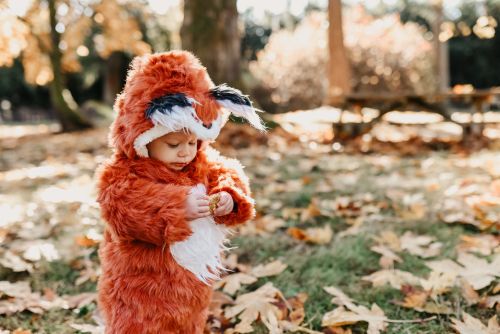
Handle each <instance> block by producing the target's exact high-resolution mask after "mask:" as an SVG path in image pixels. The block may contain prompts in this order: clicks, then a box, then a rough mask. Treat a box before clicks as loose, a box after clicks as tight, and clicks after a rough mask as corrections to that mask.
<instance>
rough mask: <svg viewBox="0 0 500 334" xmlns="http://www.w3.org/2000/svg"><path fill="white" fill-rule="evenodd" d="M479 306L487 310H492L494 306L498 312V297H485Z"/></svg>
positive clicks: (499, 304)
mask: <svg viewBox="0 0 500 334" xmlns="http://www.w3.org/2000/svg"><path fill="white" fill-rule="evenodd" d="M479 304H480V305H481V306H484V307H487V308H493V307H494V306H495V305H497V310H498V308H500V295H494V296H487V297H485V298H483V299H481V301H480V302H479Z"/></svg>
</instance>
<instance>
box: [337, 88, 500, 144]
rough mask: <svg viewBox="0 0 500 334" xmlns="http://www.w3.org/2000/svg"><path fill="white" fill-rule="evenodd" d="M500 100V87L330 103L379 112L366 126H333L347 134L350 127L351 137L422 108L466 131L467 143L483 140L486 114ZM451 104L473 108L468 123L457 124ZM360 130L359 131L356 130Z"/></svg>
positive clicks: (344, 98)
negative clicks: (394, 115)
mask: <svg viewBox="0 0 500 334" xmlns="http://www.w3.org/2000/svg"><path fill="white" fill-rule="evenodd" d="M496 99H500V87H499V88H491V89H478V90H471V91H466V92H456V91H452V90H450V91H448V92H443V93H435V94H412V93H409V94H392V93H383V94H375V93H351V94H348V95H344V96H339V98H338V99H336V102H333V103H331V104H332V105H334V106H337V107H340V108H341V110H352V111H353V112H355V113H358V114H360V115H361V114H362V109H363V108H365V107H373V106H376V108H377V109H378V110H379V114H378V116H377V117H375V118H373V119H371V120H370V121H369V122H368V123H369V124H365V125H364V126H363V125H361V126H360V124H357V125H356V126H354V124H351V125H349V124H346V123H344V122H342V116H341V117H340V120H339V122H338V123H336V124H334V125H333V126H334V130H335V131H336V132H339V131H340V132H341V131H342V130H343V131H344V132H345V130H346V127H350V130H349V132H351V131H354V133H352V135H359V134H360V133H364V132H366V130H367V129H369V128H370V127H371V126H372V125H374V124H375V123H376V122H377V121H379V120H380V119H381V118H382V117H383V116H384V115H385V114H387V113H388V112H391V111H397V110H401V111H404V110H407V109H408V108H410V107H411V108H419V109H420V110H423V111H430V112H435V113H437V114H439V115H441V116H443V118H444V119H445V120H446V121H449V122H453V123H456V124H458V125H460V126H461V127H462V129H463V132H462V139H463V140H467V139H469V138H470V137H471V136H481V134H482V132H483V130H484V126H485V124H486V122H485V119H484V113H485V111H488V110H489V109H490V107H491V105H492V103H493V102H494V101H495V100H496ZM448 102H455V103H457V102H458V103H462V104H465V105H470V106H471V107H470V108H469V110H468V111H469V112H470V114H471V117H469V120H468V121H465V122H464V121H457V120H455V119H453V118H452V114H453V112H454V111H455V110H452V108H449V106H448V104H447V103H448ZM356 129H357V130H356Z"/></svg>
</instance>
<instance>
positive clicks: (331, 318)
mask: <svg viewBox="0 0 500 334" xmlns="http://www.w3.org/2000/svg"><path fill="white" fill-rule="evenodd" d="M387 320H388V319H387V317H386V316H385V314H384V311H382V309H380V307H378V306H377V304H373V305H372V308H371V310H370V309H368V308H366V307H365V306H357V307H356V308H355V309H354V310H353V311H349V310H347V309H346V308H344V307H343V306H340V307H337V308H336V309H334V310H333V311H331V312H328V313H326V314H325V315H324V316H323V319H322V320H321V326H324V327H326V326H334V327H335V326H337V327H340V326H344V325H350V324H354V323H357V322H359V321H365V322H368V331H367V333H368V334H378V333H380V332H381V331H384V330H385V329H386V328H387V322H386V321H387Z"/></svg>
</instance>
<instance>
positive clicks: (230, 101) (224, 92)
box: [210, 84, 266, 131]
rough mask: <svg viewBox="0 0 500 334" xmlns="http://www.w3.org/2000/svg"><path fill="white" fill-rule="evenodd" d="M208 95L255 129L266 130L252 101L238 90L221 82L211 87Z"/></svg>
mask: <svg viewBox="0 0 500 334" xmlns="http://www.w3.org/2000/svg"><path fill="white" fill-rule="evenodd" d="M210 95H211V96H212V97H213V98H214V99H215V100H216V101H217V103H218V104H219V105H220V106H221V107H223V108H225V109H226V110H228V111H230V112H231V113H232V114H233V115H235V116H238V117H243V118H244V119H246V120H247V121H248V122H249V123H250V124H251V125H252V126H253V127H255V128H256V129H259V130H261V131H265V130H266V127H265V126H264V123H263V122H262V119H261V118H260V117H259V115H257V113H256V112H255V109H254V108H253V106H252V101H250V99H249V98H248V96H247V95H244V94H243V93H242V92H241V91H240V90H238V89H236V88H232V87H229V86H228V85H226V84H222V85H219V86H215V87H214V88H212V89H211V90H210Z"/></svg>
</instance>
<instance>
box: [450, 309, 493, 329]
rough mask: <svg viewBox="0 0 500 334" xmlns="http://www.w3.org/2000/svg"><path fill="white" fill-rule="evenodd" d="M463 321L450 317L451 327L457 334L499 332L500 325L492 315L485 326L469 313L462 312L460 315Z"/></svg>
mask: <svg viewBox="0 0 500 334" xmlns="http://www.w3.org/2000/svg"><path fill="white" fill-rule="evenodd" d="M462 318H463V321H460V320H458V319H455V318H452V319H451V321H452V323H453V324H452V325H451V327H452V328H453V329H454V330H455V331H456V332H457V333H459V334H498V333H500V326H499V325H498V321H497V318H496V316H493V317H492V318H491V319H490V320H489V321H488V327H486V326H485V325H484V324H483V323H482V322H481V321H480V320H478V319H476V318H474V317H473V316H471V315H470V314H468V313H466V312H464V313H463V315H462Z"/></svg>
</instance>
